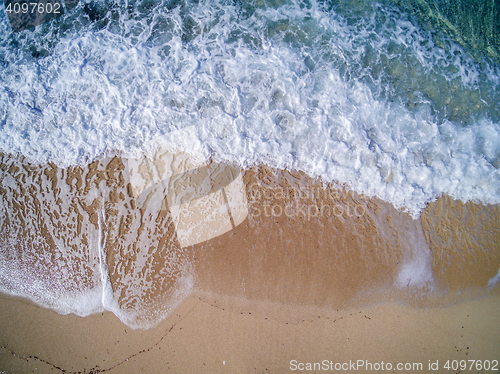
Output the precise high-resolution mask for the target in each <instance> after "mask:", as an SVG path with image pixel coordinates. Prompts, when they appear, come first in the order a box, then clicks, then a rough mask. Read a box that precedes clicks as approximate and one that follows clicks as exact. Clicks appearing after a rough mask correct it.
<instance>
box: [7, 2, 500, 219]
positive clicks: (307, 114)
mask: <svg viewBox="0 0 500 374" xmlns="http://www.w3.org/2000/svg"><path fill="white" fill-rule="evenodd" d="M0 16H1V23H0V27H1V28H2V30H1V35H2V37H1V40H0V62H1V69H0V75H1V78H0V81H1V85H2V89H1V90H0V126H1V130H0V151H2V152H4V153H14V154H21V155H23V156H25V157H27V158H28V159H29V160H31V161H34V162H54V163H56V164H57V165H59V166H69V165H78V164H83V163H87V162H89V161H91V160H94V159H95V158H96V157H98V156H100V155H102V154H110V153H113V152H117V151H120V152H123V154H125V155H137V154H141V153H143V152H147V151H148V150H147V149H145V148H146V146H145V143H147V142H148V141H151V140H154V139H159V138H160V137H161V136H164V135H166V134H168V133H170V132H172V131H175V130H178V129H182V128H184V127H188V126H192V125H194V126H196V140H198V141H199V142H200V143H201V146H202V148H203V149H202V150H201V151H202V152H204V153H205V154H207V155H210V156H212V157H213V158H215V159H217V160H226V161H231V162H236V163H238V164H240V165H242V166H249V165H254V164H256V163H266V164H268V165H270V166H274V167H280V168H285V167H287V168H293V169H297V170H303V171H305V172H307V173H308V174H309V175H313V176H321V177H323V178H324V179H325V180H327V181H334V182H337V183H339V184H347V185H349V186H350V187H351V188H353V189H354V190H356V191H358V192H363V193H365V194H367V195H370V196H378V197H380V198H382V199H383V200H385V201H389V202H391V203H392V204H393V205H394V206H396V207H397V208H406V209H407V210H408V211H409V212H410V213H411V214H413V215H414V216H418V214H419V213H420V211H421V210H422V209H423V208H424V206H425V204H426V203H427V202H428V201H431V200H433V199H435V198H436V197H437V196H439V195H441V194H443V193H446V194H448V195H450V196H453V197H455V198H457V199H461V200H463V201H468V200H478V201H481V202H484V203H498V202H499V201H500V192H499V191H500V188H499V187H500V185H499V183H500V181H499V171H498V168H499V167H500V138H499V136H500V125H499V121H500V108H499V105H500V93H499V92H500V90H499V83H500V70H499V65H498V64H497V63H495V62H494V60H492V59H490V58H489V57H488V56H487V55H484V57H482V58H481V59H479V60H478V59H477V58H476V59H474V58H473V56H472V55H471V54H469V53H467V52H466V51H465V50H464V47H463V46H462V45H460V44H458V43H456V42H454V41H453V40H452V39H451V38H449V39H446V37H445V36H441V37H440V38H439V44H437V43H436V42H435V39H436V38H434V37H433V34H436V32H434V33H433V32H432V31H430V30H426V28H424V27H423V26H420V24H419V23H418V18H417V19H415V17H414V16H412V14H411V13H408V12H405V11H403V10H400V9H399V8H397V7H396V5H393V4H391V3H384V4H380V3H376V2H371V1H353V2H343V1H339V2H329V3H324V2H308V1H305V2H301V1H274V2H264V1H242V2H237V1H234V2H229V1H200V2H198V1H193V2H190V1H187V2H184V1H127V2H126V3H122V2H105V1H101V2H99V1H92V2H88V1H87V2H80V3H79V5H78V6H77V8H75V9H74V10H73V11H71V12H69V13H68V14H66V15H65V16H64V17H62V18H59V19H56V20H54V21H52V22H51V23H48V24H44V25H42V26H40V27H38V28H36V29H34V30H31V31H30V30H26V31H23V32H20V33H10V30H9V24H8V21H7V17H6V13H5V12H1V13H0ZM476 52H477V51H476ZM477 53H478V52H477ZM477 53H476V54H477ZM193 143H196V142H192V139H190V141H187V142H182V141H181V142H180V144H173V143H169V144H168V146H171V147H173V148H176V149H178V150H184V151H188V152H189V151H193V150H192V149H190V148H191V147H192V144H193Z"/></svg>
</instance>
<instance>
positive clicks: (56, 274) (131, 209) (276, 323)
mask: <svg viewBox="0 0 500 374" xmlns="http://www.w3.org/2000/svg"><path fill="white" fill-rule="evenodd" d="M162 157H163V158H158V160H159V161H158V160H156V161H155V162H153V163H152V164H150V165H153V166H152V167H151V168H150V169H149V170H150V171H149V174H147V173H146V174H144V172H141V173H142V174H141V173H139V174H134V172H133V171H134V170H141V169H140V167H142V166H141V165H143V164H141V163H140V162H136V163H135V164H134V163H131V161H130V160H124V159H120V158H117V157H115V158H112V159H101V160H99V161H96V162H94V163H92V164H90V165H89V166H88V167H86V168H68V169H58V168H56V167H55V166H53V165H49V166H40V167H37V166H34V165H28V164H23V163H21V162H19V161H16V160H13V159H8V162H10V163H11V164H10V166H9V167H7V166H6V165H7V162H5V158H3V160H4V162H3V163H2V169H1V170H2V171H3V174H2V175H1V177H2V178H0V179H1V180H8V182H7V183H6V184H3V187H1V188H2V191H3V192H4V193H3V194H2V195H3V196H7V197H4V200H3V204H4V205H3V209H4V211H3V212H4V213H3V214H5V215H6V216H5V217H7V218H5V217H4V221H3V222H4V223H3V226H2V228H3V229H2V230H3V237H4V239H5V238H6V235H8V233H9V232H13V231H12V230H17V231H15V232H16V233H17V234H16V235H17V236H16V238H18V239H17V240H18V242H13V241H6V242H4V243H6V245H7V244H8V243H10V244H9V245H12V247H8V248H7V249H8V251H7V252H6V253H7V254H9V255H7V256H6V255H5V254H4V257H3V261H4V263H3V265H2V264H0V265H2V266H3V267H4V268H6V269H18V272H17V273H15V272H14V273H12V274H13V275H14V276H17V275H16V274H21V275H23V274H25V273H22V272H20V269H21V270H22V269H25V271H28V272H29V271H33V276H34V277H36V276H38V275H37V274H42V275H44V274H45V275H46V276H45V278H43V279H42V278H40V279H41V280H43V281H44V282H46V286H45V287H46V288H45V289H43V292H46V294H44V295H45V296H46V297H49V296H50V297H54V294H51V293H50V292H53V290H56V291H57V292H63V293H62V294H64V292H66V294H67V293H68V292H70V291H72V290H74V289H75V287H82V288H81V289H80V290H82V291H85V290H86V289H90V290H95V289H96V288H95V287H96V286H99V284H100V283H99V282H100V279H102V275H101V272H102V271H103V269H105V271H106V272H107V280H106V282H107V283H104V284H103V285H102V287H104V288H103V289H105V287H109V292H111V293H110V294H109V295H104V294H103V296H102V298H103V300H104V298H105V297H107V298H108V299H107V300H108V302H110V301H109V300H111V301H112V302H113V303H114V304H110V305H114V306H115V307H116V308H118V309H115V310H114V311H116V310H118V315H119V316H120V319H121V320H122V321H124V322H127V324H128V325H129V326H130V325H134V326H136V327H140V326H151V325H155V321H157V322H156V325H155V326H154V327H152V328H150V329H149V330H143V329H140V328H139V329H136V330H133V329H131V328H130V327H129V326H127V325H126V324H124V323H122V322H121V321H120V320H119V319H118V318H117V317H116V316H115V314H113V313H111V312H103V313H98V314H92V315H89V316H87V317H84V318H81V317H77V316H75V315H72V314H69V315H59V314H56V313H55V312H53V311H51V310H48V309H44V308H41V307H38V306H35V305H34V304H32V303H31V302H27V301H26V300H20V299H17V298H13V297H9V296H5V295H3V294H2V295H0V299H1V302H0V310H1V313H0V319H1V322H0V324H1V325H2V329H1V330H2V334H1V335H0V336H1V342H0V346H1V347H2V350H1V352H0V354H1V355H2V356H1V357H0V362H5V363H7V365H10V366H9V368H7V372H9V373H10V372H27V371H32V370H35V369H34V368H35V367H37V370H36V372H54V370H55V371H57V370H59V371H61V370H66V372H72V371H74V372H78V371H81V370H83V372H93V373H97V372H100V371H111V372H113V371H115V372H120V373H122V372H134V373H135V372H139V371H140V369H141V368H143V369H144V370H146V371H147V372H162V370H163V369H164V366H165V365H167V366H168V365H172V366H171V370H170V371H173V372H189V371H191V372H192V371H193V370H194V371H196V372H199V371H203V372H221V371H224V370H225V371H227V372H255V373H260V372H265V369H266V368H272V370H273V372H283V370H285V371H286V370H290V369H289V368H288V366H286V362H289V361H290V360H294V359H295V360H298V361H297V362H313V361H314V360H320V362H321V361H322V360H323V359H324V358H325V359H328V355H329V354H332V355H333V356H334V357H333V358H335V360H341V361H342V360H347V359H350V358H349V357H351V356H352V357H355V358H356V359H362V360H365V359H367V360H368V359H369V360H373V361H374V362H378V361H377V360H382V359H383V360H389V359H390V360H393V361H394V360H417V359H418V360H420V361H422V360H423V359H424V358H425V359H426V360H436V359H439V360H442V359H443V358H446V359H457V360H458V359H459V358H460V359H466V356H464V355H465V354H466V353H467V355H468V354H469V353H470V354H471V355H472V354H473V352H475V353H474V355H475V356H474V357H476V356H477V355H479V354H483V355H486V356H488V357H483V358H478V356H477V357H476V358H475V359H482V360H486V359H488V360H492V359H497V358H498V357H497V358H494V357H490V356H492V355H493V353H495V352H500V340H499V339H498V338H497V337H498V336H500V333H498V334H496V335H494V334H493V332H495V331H497V330H495V329H498V328H497V326H500V323H499V322H500V319H499V317H498V313H497V310H498V307H499V306H500V286H499V282H496V283H493V284H491V285H489V283H492V282H493V281H492V280H496V278H495V277H497V278H498V276H497V273H498V268H499V267H500V249H499V248H498V243H500V206H499V205H496V206H484V205H480V204H475V203H472V202H468V203H466V204H464V203H462V202H460V201H454V200H453V199H451V198H449V197H446V196H444V197H441V198H439V199H438V200H437V201H436V202H434V203H431V204H429V205H428V207H427V208H426V209H425V211H424V212H423V214H422V216H421V217H420V218H419V219H417V220H415V219H412V218H411V217H410V216H409V215H408V214H406V213H404V212H400V211H397V210H396V209H395V208H394V207H393V206H392V205H390V204H388V203H385V202H383V201H381V200H379V199H377V198H367V197H364V196H362V195H358V194H356V193H353V192H350V191H346V190H345V189H338V188H334V187H332V186H330V185H325V184H323V183H322V182H321V181H320V180H318V179H313V178H310V177H308V176H307V175H305V174H303V173H299V172H290V171H287V170H276V169H271V168H268V167H265V166H261V167H255V168H251V169H247V170H243V171H241V170H240V171H238V170H236V169H235V168H234V167H233V166H230V167H227V166H225V165H218V164H214V163H211V162H210V163H208V164H202V165H201V166H200V165H194V164H192V163H190V160H189V158H186V157H185V156H183V155H181V156H175V155H174V156H171V155H165V156H162ZM168 157H170V158H168ZM172 157H174V158H172ZM176 157H180V158H178V159H176ZM169 160H170V161H169ZM176 160H181V161H182V162H178V161H176ZM139 161H140V160H139ZM160 161H161V162H160ZM166 161H169V162H171V164H170V165H171V169H168V168H166V167H165V165H168V164H167V163H166ZM141 162H142V161H141ZM134 165H135V166H134ZM137 165H138V166H137ZM158 165H160V166H161V168H162V169H161V168H160V167H159V166H158ZM162 165H163V166H162ZM176 165H177V166H176ZM179 165H180V166H179ZM186 165H187V166H186ZM134 167H135V168H136V169H134ZM160 169H161V170H163V173H166V172H168V170H174V172H173V174H172V173H171V174H169V175H170V177H169V178H170V179H169V180H170V181H172V180H173V181H174V182H176V183H177V181H181V182H182V183H181V186H182V188H183V189H181V190H182V191H184V190H186V188H188V189H187V190H186V191H191V192H190V193H191V194H193V193H194V194H195V195H189V196H196V198H193V197H190V198H189V199H188V200H186V199H185V198H184V197H182V196H185V195H175V194H174V195H167V199H170V200H168V202H165V200H163V202H161V200H158V199H156V200H155V197H154V196H156V195H155V194H159V196H160V197H161V198H162V199H163V197H164V195H162V194H163V193H164V192H162V191H165V189H161V188H164V187H162V185H161V184H158V183H157V184H156V186H160V187H161V188H160V187H154V186H155V185H154V186H153V187H154V188H153V189H151V187H150V186H151V183H153V182H152V180H153V179H154V178H156V179H158V180H162V178H160V177H161V175H160V174H158V173H159V171H158V170H160ZM154 173H157V174H154ZM204 173H205V174H204ZM153 174H154V175H153ZM134 175H136V176H137V175H140V176H141V178H142V179H137V177H136V176H134ZM144 175H148V176H147V178H146V179H144V178H145V177H144ZM203 175H206V177H203ZM200 176H201V177H200ZM134 178H135V179H134ZM148 178H149V179H148ZM200 178H201V179H200ZM206 181H209V182H210V183H208V184H206V183H205V182H206ZM141 183H142V184H141ZM155 183H156V182H155ZM169 183H170V182H169ZM171 185H172V184H169V186H171ZM186 186H187V187H186ZM191 186H195V187H194V189H191V190H189V188H191ZM165 188H166V187H165ZM144 191H146V192H144ZM151 191H152V192H151ZM193 191H194V192H193ZM200 191H201V192H200ZM143 192H144V193H147V194H146V195H144V193H143ZM196 194H198V195H196ZM9 196H10V197H11V199H10V200H9V198H8V197H9ZM162 196H163V197H162ZM179 196H180V197H179ZM141 199H142V200H141ZM183 199H184V200H183ZM65 201H66V202H65ZM158 202H161V204H159V203H158ZM167 203H168V204H167ZM175 204H177V205H175ZM200 204H201V205H200ZM167 206H169V207H171V206H174V207H176V208H175V209H177V213H176V210H175V209H171V210H170V211H169V210H167V209H166V207H167ZM207 209H208V210H207ZM197 211H202V212H204V213H203V214H204V215H201V216H196V215H195V216H193V215H192V214H193V213H192V212H197ZM186 212H187V213H188V214H190V215H189V217H194V218H190V220H188V221H183V218H182V217H185V214H187V213H186ZM278 213H279V214H278ZM176 214H177V215H176ZM176 217H177V218H176ZM206 217H209V219H207V218H206ZM186 222H187V223H186ZM207 222H208V223H209V224H207ZM200 228H201V229H200ZM9 230H10V231H9ZM182 230H184V231H185V232H193V231H192V230H195V231H196V230H198V231H196V232H197V235H198V237H199V238H200V239H197V240H198V241H190V240H191V239H190V238H192V237H193V236H191V237H190V236H187V235H185V234H183V231H182ZM189 230H191V231H189ZM207 230H208V231H207ZM37 235H38V236H37ZM182 235H184V236H182ZM183 238H184V239H183ZM34 241H36V242H37V243H39V244H38V245H37V246H34V245H33V244H32V243H33V242H34ZM12 243H13V244H12ZM65 246H67V247H65ZM9 248H10V249H9ZM30 248H32V249H30ZM99 248H101V249H99ZM97 249H99V250H97ZM9 251H10V252H9ZM9 256H10V257H9ZM23 258H26V259H27V260H23ZM55 260H57V261H55ZM23 261H24V262H23ZM30 261H31V262H30ZM33 261H35V262H33ZM30 264H31V265H30ZM9 266H10V268H9ZM16 266H17V268H16ZM23 276H24V275H23ZM4 278H5V275H4ZM5 279H7V280H8V281H10V280H9V279H8V278H5ZM5 279H4V281H5ZM21 279H22V278H21ZM35 279H36V278H35ZM12 282H14V283H12V284H14V286H15V284H16V283H15V279H14V281H12ZM51 282H52V283H51ZM9 284H10V283H9ZM51 287H53V288H51ZM58 287H59V288H58ZM92 287H94V288H92ZM77 289H78V288H77ZM61 290H62V291H61ZM35 291H36V290H35ZM31 292H33V291H31ZM47 295H48V296H47ZM42 296H43V295H42ZM110 298H112V299H110ZM96 305H97V304H96ZM72 307H74V308H78V307H81V306H79V305H75V306H72ZM480 308H482V309H481V310H480ZM466 311H467V313H468V315H473V314H474V315H477V316H479V315H481V317H480V318H479V317H477V320H476V319H475V320H474V321H473V322H467V321H468V320H467V319H464V318H466V317H465V316H466V315H467V313H465V312H466ZM464 313H465V314H464ZM481 313H483V314H481ZM374 316H375V317H374ZM348 317H349V318H348ZM403 319H404V320H405V321H406V322H404V323H405V324H411V326H412V327H411V328H410V327H404V326H406V325H405V324H403V323H402V322H398V321H402V320H403ZM158 320H161V321H160V322H158ZM320 320H321V322H320ZM332 320H333V322H332ZM301 321H302V322H301ZM307 321H311V322H307ZM349 321H351V322H349ZM306 322H307V326H306ZM465 322H467V324H468V326H474V327H473V328H472V327H471V328H470V330H469V331H468V332H467V333H466V335H464V333H463V331H462V327H461V326H464V328H465V326H466V325H467V324H465ZM268 324H269V325H268ZM339 324H340V325H342V327H339V328H338V327H337V326H338V325H339ZM33 326H36V329H38V330H37V331H40V333H31V332H30V331H31V330H30V329H33ZM419 326H424V328H422V329H421V328H420V327H419ZM436 326H448V327H447V328H448V330H446V331H445V332H443V334H444V335H443V336H442V337H438V338H435V334H436V331H435V329H436ZM181 328H182V331H181ZM174 330H175V331H176V333H175V339H174V340H172V341H170V340H169V339H170V337H169V336H170V335H171V334H170V333H167V332H169V331H170V332H172V331H174ZM61 331H65V333H64V334H62V333H61ZM273 331H274V335H273V333H272V332H273ZM479 331H480V332H481V333H478V332H479ZM483 332H484V334H485V335H484V336H482V335H481V334H482V333H483ZM169 334H170V335H169ZM197 334H200V336H203V337H204V338H203V339H205V341H203V340H200V338H197ZM224 334H226V335H227V336H230V337H231V338H230V341H231V343H225V342H224V340H223V336H224ZM328 334H332V335H331V336H334V339H333V340H328V336H329V335H328ZM349 334H353V335H352V336H354V337H356V339H354V340H353V341H352V342H351V341H350V338H349V336H350V335H349ZM301 336H306V337H307V339H309V340H308V343H307V344H306V343H303V342H301V338H300V337H301ZM409 336H411V337H412V339H413V340H412V341H415V345H414V346H412V345H411V344H410V343H408V342H407V339H408V337H409ZM464 336H465V338H464ZM213 337H216V338H213ZM415 339H416V340H415ZM467 339H468V340H467ZM465 340H467V341H468V342H470V343H468V345H464V347H466V346H468V347H472V348H470V349H466V350H464V348H463V347H462V346H460V344H462V343H460V342H463V341H465ZM155 341H157V342H158V344H156V345H154V346H155V347H156V346H158V348H151V347H152V345H151V344H150V343H151V342H155ZM166 341H169V343H168V344H166V345H163V344H164V342H166ZM123 342H126V343H123ZM246 342H248V346H245V347H243V346H242V344H243V345H245V344H246ZM373 342H377V343H376V345H377V348H370V344H372V343H373ZM368 343H370V344H368ZM459 343H460V344H459ZM204 344H205V345H207V346H205V345H204ZM346 344H347V348H346V349H345V350H342V352H340V353H339V351H338V350H336V349H335V347H336V345H346ZM385 346H388V347H392V348H393V349H395V352H397V354H396V353H394V354H392V353H390V351H387V350H384V349H385V348H382V347H385ZM160 347H161V349H163V350H164V351H163V352H168V354H166V356H165V354H163V352H162V353H161V354H160V353H159V351H160ZM246 347H247V348H246ZM264 347H268V348H269V349H271V351H272V350H274V352H275V353H276V355H278V356H279V357H281V361H273V360H271V356H270V353H269V352H267V351H266V350H265V348H264ZM283 347H284V348H283ZM453 347H455V348H453ZM313 348H314V349H313ZM148 349H149V350H148ZM377 349H378V351H377ZM179 350H180V351H179ZM218 350H219V351H220V352H219V351H218ZM495 350H496V351H495ZM108 351H109V356H107V355H108ZM455 351H456V353H455ZM82 352H85V354H86V356H85V355H84V356H82ZM138 352H140V354H139V353H138ZM217 352H219V353H217ZM329 352H330V353H329ZM331 352H334V353H331ZM436 352H438V353H436ZM226 353H227V355H229V357H230V359H228V360H225V359H222V361H223V362H224V361H227V362H228V364H227V365H222V367H221V365H220V362H219V361H221V359H220V358H222V357H225V355H226ZM247 353H248V355H247ZM425 354H428V356H427V357H424V356H425ZM363 355H365V356H363ZM146 356H149V357H151V358H150V359H149V358H148V359H144V360H143V357H146ZM219 356H220V357H219ZM247 356H248V357H247ZM431 356H432V357H431ZM438 356H439V357H438ZM35 357H36V358H35ZM85 357H87V358H85ZM166 357H168V358H166ZM193 357H194V359H193V360H194V361H192V363H190V362H191V361H190V359H191V358H193ZM217 357H219V358H217ZM284 357H287V360H288V361H286V360H285V359H284ZM295 357H296V358H295ZM301 357H302V358H301ZM321 357H323V358H321ZM363 357H366V358H363ZM377 357H379V358H377ZM436 357H437V358H436ZM470 357H472V356H470ZM216 358H217V359H216ZM127 359H128V361H124V360H127ZM86 360H87V361H86ZM92 360H93V361H92ZM109 360H111V361H109ZM252 360H253V361H252ZM300 360H302V361H300ZM307 360H309V361H307ZM311 360H313V361H311ZM110 362H111V363H110ZM251 362H255V365H254V366H252V365H251ZM339 362H340V361H339ZM394 362H396V361H394ZM422 362H423V361H422ZM203 364H205V365H203ZM23 365H25V366H23ZM97 365H99V366H97ZM38 366H39V367H38ZM11 367H12V368H13V369H10V368H11ZM104 369H106V370H104ZM108 369H109V370H108ZM441 369H442V368H440V370H441ZM0 370H6V369H3V367H0ZM9 370H10V371H9ZM44 370H45V371H44ZM292 371H293V370H292Z"/></svg>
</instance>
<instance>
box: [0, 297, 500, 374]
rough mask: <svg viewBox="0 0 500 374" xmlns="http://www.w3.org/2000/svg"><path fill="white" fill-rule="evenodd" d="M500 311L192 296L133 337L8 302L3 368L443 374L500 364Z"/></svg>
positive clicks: (481, 304)
mask: <svg viewBox="0 0 500 374" xmlns="http://www.w3.org/2000/svg"><path fill="white" fill-rule="evenodd" d="M499 308H500V297H499V296H494V297H489V298H484V299H481V300H478V301H473V302H466V303H461V304H459V305H455V306H448V307H445V308H424V309H421V308H414V307H408V306H402V305H399V304H395V303H386V304H382V305H379V306H373V307H367V308H357V309H346V310H339V311H337V310H332V309H322V308H318V307H299V306H285V305H282V304H273V303H263V302H257V301H248V300H238V299H234V298H224V297H220V296H217V295H213V294H194V295H192V296H190V297H188V298H187V299H186V300H185V301H184V302H183V303H182V304H181V306H180V307H178V308H177V309H176V310H175V312H174V313H173V314H172V315H171V316H170V317H168V318H167V319H166V320H164V321H163V322H162V323H161V324H160V325H159V326H157V327H156V328H153V329H150V330H146V331H144V330H135V331H134V330H130V329H129V328H128V327H127V326H125V325H124V324H122V323H121V322H120V321H119V320H118V319H117V318H116V317H115V316H114V315H113V314H111V313H103V314H98V315H93V316H90V317H86V318H80V317H76V316H74V315H66V316H61V315H58V314H56V313H54V312H52V311H50V310H46V309H42V308H39V307H37V306H34V305H32V304H30V303H27V302H25V301H21V300H16V299H11V298H7V297H4V296H2V298H1V302H0V321H1V324H2V329H1V335H0V344H1V350H0V362H1V366H2V370H3V371H4V372H6V373H31V372H35V373H59V372H66V373H69V372H81V373H92V372H94V373H98V372H112V373H142V372H143V373H167V372H171V373H288V372H292V370H291V365H290V362H291V361H292V360H297V362H302V363H308V362H310V363H314V362H321V361H323V360H328V361H329V362H330V361H331V362H333V363H334V365H335V363H346V362H349V360H352V361H356V360H365V362H366V361H368V362H370V363H372V364H375V363H379V364H380V363H382V362H384V363H385V364H387V363H392V364H393V365H394V368H395V367H396V364H397V363H412V364H413V363H422V364H423V370H420V371H419V370H410V371H398V370H390V371H385V372H389V373H392V372H420V373H429V372H432V371H429V370H428V364H429V360H430V361H431V362H432V363H435V362H436V361H438V363H439V370H438V371H435V372H439V373H446V372H457V371H447V370H444V368H443V366H444V364H445V363H446V361H447V360H483V361H484V360H490V361H492V360H495V359H496V360H499V359H500V313H498V310H499ZM297 372H300V371H299V370H297ZM302 372H308V371H305V370H304V371H302ZM309 372H313V371H309ZM316 372H318V370H316ZM325 372H347V371H342V370H340V371H335V370H332V371H325ZM350 372H353V371H350ZM358 372H371V371H370V370H368V371H366V370H363V369H361V368H360V370H359V371H358ZM373 372H375V371H374V370H373ZM378 372H380V370H379V371H378ZM462 372H471V373H474V372H478V371H477V370H472V371H462ZM489 372H495V371H489Z"/></svg>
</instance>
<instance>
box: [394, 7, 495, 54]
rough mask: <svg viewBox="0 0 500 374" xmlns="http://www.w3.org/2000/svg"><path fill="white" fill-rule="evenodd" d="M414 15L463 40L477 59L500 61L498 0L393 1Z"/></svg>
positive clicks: (428, 26) (440, 34)
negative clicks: (487, 58) (485, 58)
mask: <svg viewBox="0 0 500 374" xmlns="http://www.w3.org/2000/svg"><path fill="white" fill-rule="evenodd" d="M390 1H392V2H393V3H395V4H397V5H399V6H400V7H401V8H402V9H404V10H405V11H408V12H410V13H411V14H414V15H415V16H416V17H417V19H418V21H419V23H420V24H421V25H422V26H423V27H424V28H426V29H428V30H434V31H435V33H436V35H435V41H436V42H437V44H438V45H440V44H442V41H441V38H442V37H443V36H445V37H449V38H450V39H452V40H453V41H455V42H457V43H460V44H461V45H462V46H463V47H464V48H465V49H466V50H467V51H468V52H469V53H470V54H471V55H472V56H474V58H476V60H478V61H479V60H481V59H482V58H484V57H489V58H491V59H493V60H494V61H496V62H497V63H500V4H499V2H498V0H489V1H485V0H453V1H450V0H432V1H430V0H410V1H408V0H390Z"/></svg>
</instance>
